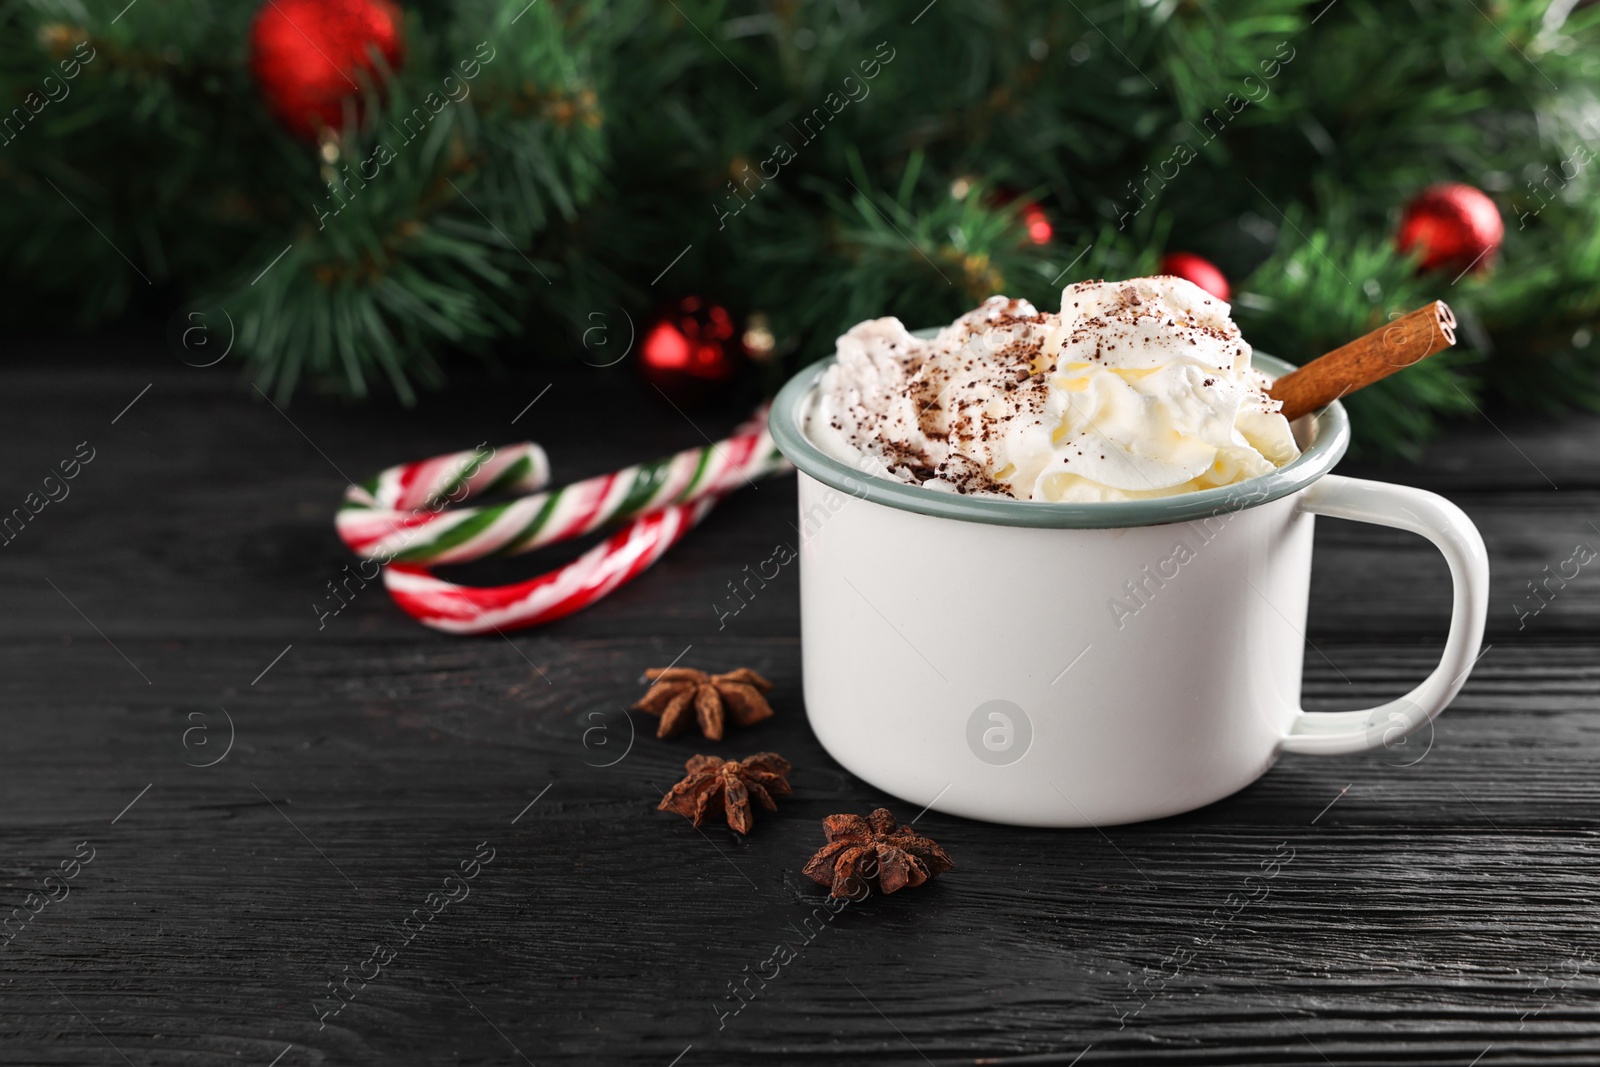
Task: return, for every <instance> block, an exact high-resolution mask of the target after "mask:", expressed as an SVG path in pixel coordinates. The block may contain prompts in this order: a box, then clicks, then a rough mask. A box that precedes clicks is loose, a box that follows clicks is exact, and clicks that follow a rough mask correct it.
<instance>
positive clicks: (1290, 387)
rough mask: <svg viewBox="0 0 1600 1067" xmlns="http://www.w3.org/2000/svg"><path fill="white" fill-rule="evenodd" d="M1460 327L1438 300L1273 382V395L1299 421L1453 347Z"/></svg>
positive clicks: (1289, 416) (1285, 412) (1287, 415)
mask: <svg viewBox="0 0 1600 1067" xmlns="http://www.w3.org/2000/svg"><path fill="white" fill-rule="evenodd" d="M1455 327H1456V316H1455V313H1454V312H1452V311H1451V310H1450V306H1449V305H1448V304H1446V303H1445V302H1444V301H1443V300H1435V301H1434V302H1433V303H1431V304H1428V305H1426V306H1425V307H1420V308H1418V309H1417V310H1415V311H1413V312H1411V313H1410V314H1408V315H1402V316H1400V317H1399V318H1398V319H1395V320H1394V321H1393V322H1390V323H1386V324H1385V325H1383V326H1380V327H1378V328H1377V329H1376V330H1373V331H1372V332H1371V333H1369V334H1366V335H1364V336H1362V337H1357V338H1356V339H1355V340H1354V341H1351V342H1350V343H1349V344H1346V345H1341V346H1340V347H1338V348H1336V349H1334V350H1333V351H1332V352H1329V353H1328V354H1327V355H1325V356H1319V357H1317V358H1316V359H1314V360H1312V361H1311V362H1310V363H1307V364H1306V365H1305V366H1303V367H1301V368H1299V369H1298V370H1294V371H1290V372H1289V373H1288V374H1285V375H1284V376H1283V377H1282V378H1279V379H1278V380H1277V381H1276V382H1273V383H1272V388H1271V389H1270V390H1268V395H1269V396H1271V397H1272V398H1273V399H1274V400H1281V401H1283V415H1284V417H1285V418H1287V419H1289V420H1290V421H1293V420H1295V419H1298V418H1299V417H1300V416H1301V415H1305V414H1307V413H1309V412H1312V411H1316V410H1317V409H1318V408H1320V407H1325V406H1327V405H1328V404H1330V403H1332V402H1333V401H1335V400H1338V399H1339V398H1340V397H1342V396H1344V395H1345V394H1346V393H1353V392H1355V391H1356V390H1357V389H1360V388H1363V387H1364V386H1368V385H1371V384H1372V383H1373V382H1375V381H1377V380H1379V379H1380V378H1387V377H1388V376H1389V375H1391V374H1393V373H1394V372H1395V371H1397V370H1400V369H1401V368H1404V367H1409V366H1411V364H1413V363H1416V362H1418V361H1420V360H1424V359H1427V358H1428V357H1429V356H1431V355H1433V354H1434V353H1435V352H1441V351H1443V350H1444V349H1446V348H1449V347H1450V346H1451V345H1453V344H1455V343H1456V330H1455Z"/></svg>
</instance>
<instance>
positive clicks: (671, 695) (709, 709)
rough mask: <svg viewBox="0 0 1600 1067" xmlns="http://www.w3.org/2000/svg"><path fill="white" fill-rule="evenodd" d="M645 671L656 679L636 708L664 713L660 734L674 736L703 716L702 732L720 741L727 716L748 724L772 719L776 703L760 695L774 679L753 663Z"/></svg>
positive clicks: (742, 724)
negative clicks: (721, 669) (721, 670)
mask: <svg viewBox="0 0 1600 1067" xmlns="http://www.w3.org/2000/svg"><path fill="white" fill-rule="evenodd" d="M644 676H645V677H646V678H649V679H650V680H651V681H653V682H654V683H655V684H654V685H652V686H651V687H650V691H649V692H647V693H645V695H644V698H643V699H642V700H640V701H639V703H637V704H635V705H634V706H633V708H634V710H635V711H643V712H646V713H648V714H650V715H659V716H661V725H660V726H658V727H657V728H656V736H657V737H673V736H675V735H677V734H680V733H682V732H683V731H684V730H686V729H688V727H689V723H690V722H691V721H698V722H699V724H700V732H701V733H702V734H704V735H706V736H707V737H709V738H710V739H711V740H713V741H721V740H722V727H723V723H724V721H725V720H726V719H729V718H731V719H732V720H733V721H734V722H735V723H737V724H738V725H740V726H749V725H751V724H752V723H758V722H760V721H761V720H762V719H770V718H772V706H771V705H770V704H768V703H767V698H766V697H764V696H762V695H761V694H762V693H764V692H765V691H766V690H768V689H771V688H772V683H771V682H769V681H767V680H766V679H765V678H763V677H761V675H759V674H757V673H756V672H755V671H753V670H751V669H750V668H748V667H740V668H739V669H738V670H736V671H728V672H727V673H726V674H707V673H706V672H705V671H697V670H692V669H690V668H688V667H667V668H656V669H651V670H648V671H645V672H644ZM691 711H692V712H693V714H692V715H691Z"/></svg>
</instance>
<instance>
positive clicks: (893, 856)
mask: <svg viewBox="0 0 1600 1067" xmlns="http://www.w3.org/2000/svg"><path fill="white" fill-rule="evenodd" d="M822 827H823V829H824V830H825V831H827V834H828V843H827V844H826V845H823V846H822V850H821V851H820V852H818V853H817V854H816V855H815V856H812V857H811V862H810V863H807V864H806V866H805V874H806V876H807V877H809V878H810V879H811V880H812V881H814V882H819V883H821V884H822V885H826V886H831V887H832V891H831V893H830V894H829V895H830V896H835V897H849V896H854V895H856V894H857V893H859V892H860V887H862V886H869V887H871V886H875V887H876V888H877V889H878V891H879V892H881V893H893V892H894V891H895V890H897V889H902V888H904V887H905V886H908V885H921V884H922V883H923V882H926V881H927V880H928V879H929V878H932V877H933V876H934V875H936V874H942V873H944V872H945V871H948V870H949V869H950V868H952V867H954V866H955V861H954V860H952V859H951V858H950V856H949V854H948V853H946V852H945V850H944V849H942V848H940V847H939V846H938V845H936V844H935V843H934V842H932V841H930V840H929V839H928V838H926V837H923V836H922V835H921V834H919V833H917V832H916V831H915V830H913V829H912V828H911V827H910V826H898V827H897V826H896V825H895V821H894V816H893V815H891V814H889V809H887V808H879V809H877V810H876V811H874V812H873V813H872V814H871V815H868V816H867V817H866V818H865V819H863V818H862V817H861V816H859V815H829V816H828V817H827V818H826V819H823V820H822Z"/></svg>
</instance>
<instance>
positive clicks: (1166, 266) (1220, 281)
mask: <svg viewBox="0 0 1600 1067" xmlns="http://www.w3.org/2000/svg"><path fill="white" fill-rule="evenodd" d="M1161 273H1162V274H1170V275H1172V276H1173V277H1174V278H1182V279H1183V280H1184V281H1187V282H1194V284H1196V285H1198V286H1199V287H1200V288H1202V289H1204V290H1205V291H1206V292H1208V293H1210V294H1211V295H1212V296H1214V297H1216V298H1217V299H1218V300H1227V299H1228V298H1229V294H1230V293H1232V292H1233V290H1232V289H1230V288H1229V287H1228V279H1227V277H1226V276H1225V275H1224V274H1223V273H1222V272H1221V271H1220V270H1218V269H1217V267H1216V264H1214V263H1212V262H1211V261H1210V260H1209V259H1203V258H1201V257H1200V256H1197V255H1195V254H1194V253H1193V252H1168V253H1167V254H1166V255H1165V256H1163V257H1162V259H1161Z"/></svg>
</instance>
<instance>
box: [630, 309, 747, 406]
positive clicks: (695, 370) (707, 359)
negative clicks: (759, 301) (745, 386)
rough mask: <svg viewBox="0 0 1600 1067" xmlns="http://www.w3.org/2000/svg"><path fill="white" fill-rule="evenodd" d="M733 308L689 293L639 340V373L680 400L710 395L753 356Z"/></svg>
mask: <svg viewBox="0 0 1600 1067" xmlns="http://www.w3.org/2000/svg"><path fill="white" fill-rule="evenodd" d="M747 355H748V353H746V351H745V349H744V342H743V340H742V339H741V335H740V331H739V328H738V326H737V325H736V324H735V323H734V321H733V316H732V315H730V314H729V313H728V309H727V308H725V307H722V306H721V305H719V304H713V303H711V302H710V301H708V300H706V299H705V298H703V297H699V296H686V297H684V298H683V299H682V300H680V301H678V302H677V303H676V304H673V305H672V306H670V307H668V308H665V309H664V310H662V311H661V312H659V313H658V314H657V315H656V317H655V318H654V319H652V320H651V321H650V325H649V326H647V327H646V328H645V331H644V338H643V340H641V341H640V343H639V371H640V373H641V374H643V375H644V378H645V380H646V381H648V382H650V383H651V384H652V385H654V386H655V387H656V388H657V389H660V390H661V391H662V392H663V393H665V394H666V396H667V399H669V400H671V401H672V402H673V403H675V404H685V403H687V404H693V403H698V402H700V401H702V400H704V399H706V398H707V397H708V396H709V395H711V394H712V393H713V392H715V391H716V390H717V387H719V386H721V385H723V384H725V383H726V382H727V381H728V380H729V379H731V378H732V377H733V376H734V375H735V374H737V373H738V372H739V368H740V367H741V366H743V365H744V361H745V359H746V357H747Z"/></svg>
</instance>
